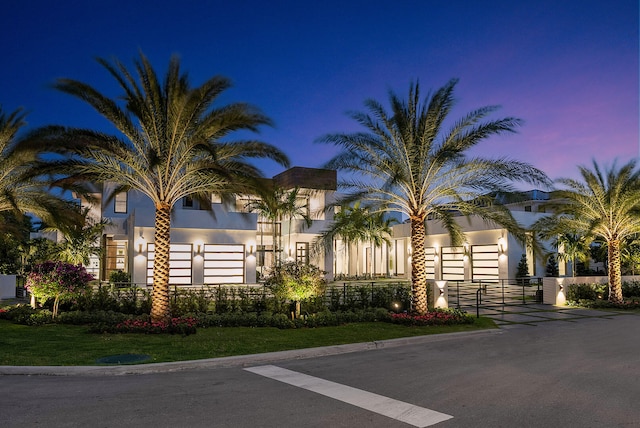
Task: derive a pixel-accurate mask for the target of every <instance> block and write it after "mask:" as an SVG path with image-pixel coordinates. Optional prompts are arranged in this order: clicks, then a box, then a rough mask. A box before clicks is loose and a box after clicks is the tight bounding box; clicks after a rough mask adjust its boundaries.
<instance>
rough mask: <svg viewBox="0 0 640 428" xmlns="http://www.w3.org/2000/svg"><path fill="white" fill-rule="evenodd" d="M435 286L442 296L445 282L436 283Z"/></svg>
mask: <svg viewBox="0 0 640 428" xmlns="http://www.w3.org/2000/svg"><path fill="white" fill-rule="evenodd" d="M436 285H437V286H438V290H439V291H440V295H441V296H442V295H443V294H444V286H445V285H447V281H436Z"/></svg>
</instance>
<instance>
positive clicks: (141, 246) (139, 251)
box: [137, 234, 146, 254]
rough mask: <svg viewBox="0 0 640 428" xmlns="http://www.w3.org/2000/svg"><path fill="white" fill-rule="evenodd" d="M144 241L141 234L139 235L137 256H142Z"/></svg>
mask: <svg viewBox="0 0 640 428" xmlns="http://www.w3.org/2000/svg"><path fill="white" fill-rule="evenodd" d="M145 242H146V241H145V239H144V236H142V234H141V235H140V237H139V238H138V240H137V244H138V245H137V250H138V254H142V250H144V244H145Z"/></svg>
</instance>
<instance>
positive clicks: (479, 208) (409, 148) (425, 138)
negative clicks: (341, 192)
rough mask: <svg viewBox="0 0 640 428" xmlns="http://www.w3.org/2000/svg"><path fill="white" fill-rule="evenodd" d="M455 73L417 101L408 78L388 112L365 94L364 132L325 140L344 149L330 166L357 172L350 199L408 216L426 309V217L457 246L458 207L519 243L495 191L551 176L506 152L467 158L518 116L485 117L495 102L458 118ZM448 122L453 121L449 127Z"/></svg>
mask: <svg viewBox="0 0 640 428" xmlns="http://www.w3.org/2000/svg"><path fill="white" fill-rule="evenodd" d="M456 83H457V80H456V79H453V80H451V81H449V82H448V83H447V84H446V85H445V86H443V87H442V88H440V89H438V90H437V91H436V92H435V93H433V94H429V95H428V96H427V97H426V98H425V100H424V103H422V104H421V102H420V90H419V85H418V84H417V83H416V84H411V85H410V88H409V96H408V99H407V100H402V99H400V98H399V97H398V96H397V95H396V94H394V93H393V92H390V94H389V102H390V104H391V113H390V114H389V113H387V112H386V111H385V109H384V107H383V106H382V105H381V104H380V103H378V102H377V101H375V100H368V101H366V102H365V106H366V107H367V108H368V110H369V112H370V115H369V114H366V113H358V112H356V113H352V114H351V116H352V118H353V119H355V120H356V121H357V122H358V123H360V124H361V125H362V126H364V127H365V128H366V130H367V131H366V132H358V133H353V134H333V135H328V136H325V137H323V138H321V140H320V141H321V142H324V143H332V144H334V145H337V146H340V147H341V148H342V151H341V152H340V153H339V154H338V155H336V156H335V157H334V158H333V159H331V160H330V161H329V162H328V163H327V165H326V167H328V168H334V169H339V170H343V171H347V172H349V173H352V174H351V175H349V176H348V177H350V178H347V179H346V180H344V181H343V182H342V183H341V187H342V188H344V189H347V191H348V193H347V196H346V198H345V200H346V201H352V200H363V201H367V203H369V204H371V205H372V206H375V207H377V209H378V210H392V211H396V212H400V213H403V214H404V215H406V216H408V217H409V220H410V221H411V246H412V248H413V249H414V251H413V255H412V259H411V265H412V266H411V280H412V295H413V302H414V308H413V309H414V311H416V312H417V313H425V312H427V310H428V304H427V303H428V302H427V288H426V285H427V283H426V269H425V258H426V252H425V238H426V233H427V230H426V225H425V221H426V220H427V218H428V217H432V218H434V219H436V220H438V221H440V222H441V223H442V224H443V225H444V226H445V228H446V229H447V230H448V231H449V234H450V236H451V241H452V245H458V244H460V243H462V242H463V241H464V235H463V233H462V229H461V227H460V225H458V224H457V223H456V221H455V217H456V215H457V214H458V213H461V214H463V215H467V216H468V215H471V214H475V215H479V216H481V217H482V218H484V219H485V220H489V221H492V222H494V223H497V224H500V225H502V226H503V227H505V228H506V229H508V230H510V231H512V233H513V234H514V236H516V237H518V239H520V240H521V241H522V242H525V240H526V232H525V231H524V230H523V229H522V228H521V227H519V225H518V224H517V222H516V221H515V220H514V219H513V217H512V216H511V214H510V212H509V211H508V210H507V209H506V208H505V207H503V206H500V205H499V204H498V203H497V202H496V201H495V199H494V198H492V197H490V196H488V194H489V193H491V192H505V191H512V190H515V188H514V187H513V186H512V185H511V182H512V181H513V180H519V181H524V182H528V183H535V184H547V183H548V179H547V177H546V175H545V174H544V173H543V172H542V171H540V170H538V169H536V168H534V167H532V166H530V165H529V164H527V163H523V162H518V161H514V160H510V159H506V158H501V159H496V160H492V159H484V158H477V157H474V158H468V157H467V156H466V155H465V153H466V152H467V151H468V150H469V149H471V148H472V147H474V146H475V145H476V144H477V143H479V142H480V141H482V140H484V139H486V138H488V137H490V136H492V135H495V134H502V133H505V132H514V129H515V128H516V127H517V126H518V125H520V120H518V119H516V118H512V117H507V118H504V119H498V120H488V121H484V120H485V118H486V117H487V116H488V115H490V114H491V113H493V112H494V111H495V110H496V108H497V107H482V108H479V109H477V110H474V111H472V112H470V113H468V114H467V115H466V116H464V117H463V118H462V119H460V120H457V121H455V122H450V120H451V118H450V117H449V113H450V112H451V109H452V107H453V104H454V98H453V91H454V88H455V86H456ZM445 122H446V123H452V124H451V125H450V126H451V127H450V128H449V129H448V130H446V131H445V130H444V129H443V128H444V126H445Z"/></svg>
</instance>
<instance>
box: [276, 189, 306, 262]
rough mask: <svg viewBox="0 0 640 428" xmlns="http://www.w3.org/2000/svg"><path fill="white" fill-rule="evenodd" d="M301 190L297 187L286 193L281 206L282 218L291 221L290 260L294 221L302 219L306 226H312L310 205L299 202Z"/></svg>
mask: <svg viewBox="0 0 640 428" xmlns="http://www.w3.org/2000/svg"><path fill="white" fill-rule="evenodd" d="M299 195H300V188H298V187H295V188H293V189H291V190H289V191H287V192H285V195H284V198H283V199H282V204H281V206H280V207H281V215H282V218H288V219H289V229H288V231H287V235H288V237H289V239H288V241H289V242H288V244H287V245H288V251H289V254H288V255H287V256H288V258H290V257H291V251H292V249H291V230H292V227H293V219H294V218H298V219H302V221H303V222H304V226H306V227H310V226H311V224H312V221H311V216H310V215H309V204H308V203H305V204H300V201H299Z"/></svg>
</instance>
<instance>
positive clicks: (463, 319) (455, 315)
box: [391, 309, 473, 326]
mask: <svg viewBox="0 0 640 428" xmlns="http://www.w3.org/2000/svg"><path fill="white" fill-rule="evenodd" d="M391 322H393V323H396V324H404V325H417V326H425V325H453V324H470V323H472V322H473V317H471V316H470V315H468V314H467V313H466V312H464V311H461V310H460V309H434V310H432V311H429V312H427V313H426V314H424V315H413V314H407V313H402V314H391Z"/></svg>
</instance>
